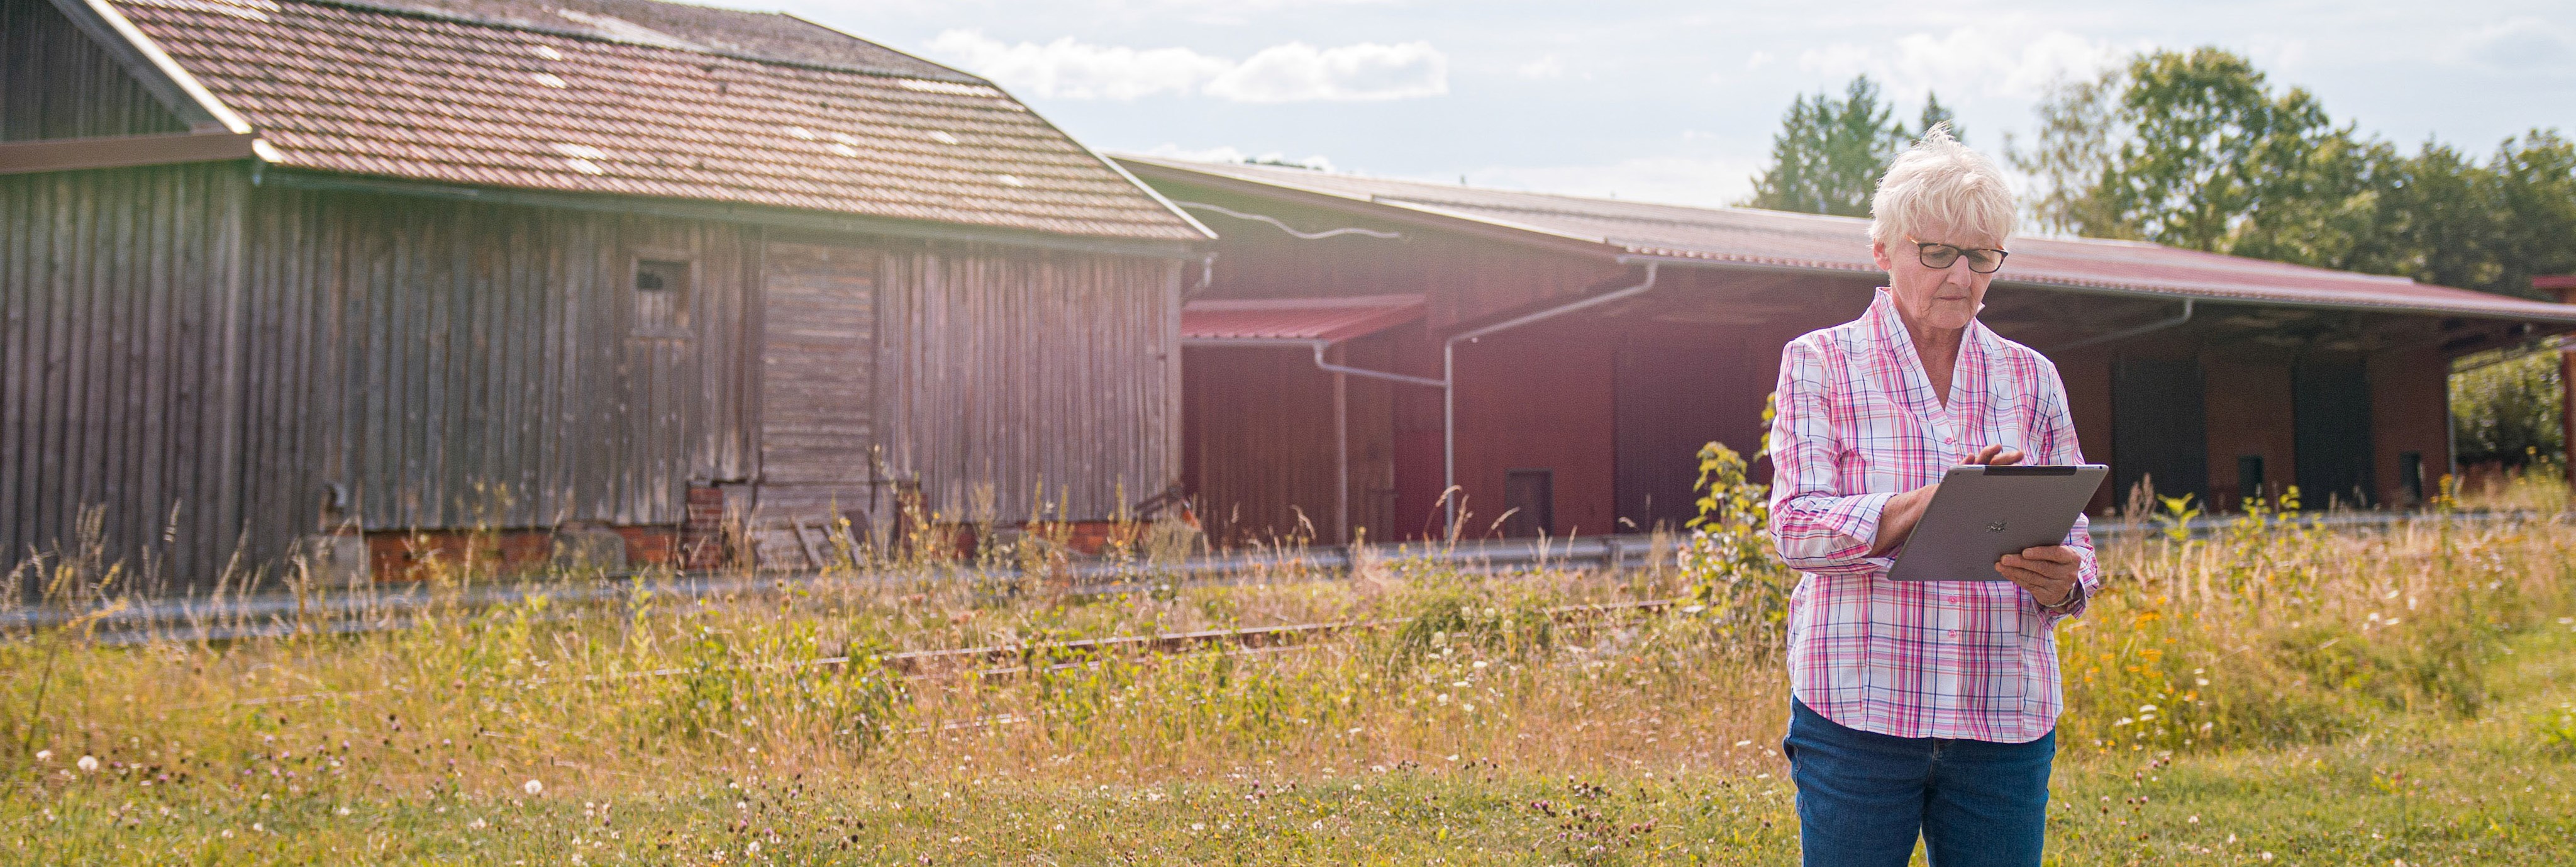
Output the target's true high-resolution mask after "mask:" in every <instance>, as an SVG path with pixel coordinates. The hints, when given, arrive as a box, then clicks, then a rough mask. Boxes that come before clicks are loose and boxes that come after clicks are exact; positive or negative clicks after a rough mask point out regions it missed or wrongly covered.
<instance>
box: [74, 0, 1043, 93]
mask: <svg viewBox="0 0 2576 867" xmlns="http://www.w3.org/2000/svg"><path fill="white" fill-rule="evenodd" d="M110 2H113V3H120V4H133V5H140V6H174V7H182V8H185V7H189V6H209V5H221V6H242V7H244V8H256V6H255V5H254V4H252V3H247V2H242V0H110ZM640 2H649V3H661V4H665V5H670V6H686V7H690V8H693V9H708V10H713V11H717V12H728V13H733V14H738V15H775V16H778V17H780V18H784V19H787V20H790V21H794V22H796V23H798V24H803V25H805V26H808V27H813V28H816V29H820V30H823V31H825V32H828V33H831V34H833V35H835V36H839V37H841V38H843V39H848V40H850V41H853V42H859V43H863V44H866V45H871V46H875V47H877V48H880V49H884V50H886V51H890V52H893V53H896V54H901V55H903V56H905V57H910V58H912V59H914V60H919V61H921V62H922V63H924V64H927V65H930V66H934V67H938V68H939V69H942V70H946V71H947V72H950V73H953V74H955V75H956V76H957V77H956V78H954V79H941V78H933V77H929V76H924V75H918V74H914V73H908V72H899V71H896V70H891V69H874V68H870V67H865V66H849V65H843V64H833V63H815V62H812V61H806V60H790V59H787V58H782V57H767V56H763V55H758V54H750V53H745V52H740V51H726V50H723V49H720V48H714V47H711V46H702V45H697V44H695V43H690V44H688V45H685V46H683V45H673V44H669V43H664V42H654V41H647V40H638V39H619V38H617V37H615V36H610V35H608V34H605V33H599V32H596V31H586V30H577V29H573V28H569V27H561V28H559V27H546V26H543V25H537V24H529V23H525V22H520V21H502V20H495V19H491V18H483V17H478V16H474V15H467V14H464V13H461V12H455V11H451V10H444V9H423V8H419V7H412V6H396V5H390V4H387V3H380V2H369V0H258V4H257V5H266V6H272V7H276V6H284V5H288V4H295V5H303V6H327V7H334V8H340V9H349V10H354V11H359V12H369V13H375V14H380V15H394V16H399V17H404V18H418V19H422V20H426V21H443V22H447V23H450V24H465V25H471V26H475V27H489V28H493V29H496V30H516V31H522V32H527V33H543V34H546V35H548V36H560V37H563V38H566V39H580V40H584V41H589V42H606V43H611V44H615V45H633V46H639V47H643V48H657V49H661V50H664V51H679V52H685V53H689V54H704V55H707V56H710V57H723V58H727V59H730V60H740V61H743V62H746V63H759V64H764V65H770V66H785V67H791V68H796V69H811V70H816V71H821V72H844V73H850V74H853V75H871V76H877V77H880V78H902V79H912V80H916V81H950V82H953V83H957V84H978V85H982V86H985V87H990V88H992V89H994V90H995V91H998V92H1000V93H1001V95H1002V96H1003V97H1005V98H1008V99H1010V100H1011V101H1013V102H1018V101H1019V97H1016V96H1011V95H1010V91H1007V90H1003V89H1002V88H1001V86H1000V85H996V84H994V83H993V82H992V81H991V80H989V79H985V78H983V77H981V76H977V75H974V74H972V73H968V72H965V71H963V70H960V69H957V68H955V67H952V66H949V65H947V64H944V63H939V62H937V61H932V60H928V59H924V58H922V57H920V56H919V55H915V54H913V53H911V52H908V51H901V50H898V49H895V48H892V47H889V46H886V45H881V44H878V43H877V42H875V41H873V40H868V39H862V38H860V37H858V36H855V35H852V34H850V33H847V32H844V31H842V30H840V29H839V28H834V27H828V26H824V25H821V24H816V23H814V22H812V21H809V20H806V19H804V18H801V17H798V16H796V15H792V14H789V13H786V12H754V11H750V10H746V9H728V8H725V7H721V6H708V5H704V4H698V3H679V2H673V0H640ZM575 11H579V10H575ZM609 17H615V16H609ZM619 20H624V19H619ZM628 23H630V24H632V23H633V22H628ZM634 26H637V27H642V26H643V25H640V24H637V25H634Z"/></svg>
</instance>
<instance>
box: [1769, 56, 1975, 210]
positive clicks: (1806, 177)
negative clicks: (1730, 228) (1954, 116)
mask: <svg viewBox="0 0 2576 867" xmlns="http://www.w3.org/2000/svg"><path fill="white" fill-rule="evenodd" d="M1894 113H1895V109H1894V107H1893V106H1891V105H1889V104H1888V103H1886V102H1883V101H1881V100H1880V98H1879V88H1878V83H1877V82H1874V81H1871V80H1869V76H1866V75H1863V76H1859V77H1856V78H1853V79H1852V80H1851V83H1850V84H1847V85H1844V87H1843V96H1842V98H1841V99H1835V98H1833V97H1831V96H1828V95H1826V94H1824V93H1817V94H1815V95H1813V96H1807V97H1801V98H1799V99H1798V100H1797V101H1796V102H1792V103H1790V104H1789V110H1788V112H1787V113H1785V114H1783V115H1781V117H1780V131H1779V132H1777V133H1774V134H1773V135H1772V136H1771V166H1770V168H1767V169H1764V170H1763V172H1762V174H1761V176H1759V177H1756V178H1754V180H1753V195H1752V196H1751V197H1749V198H1747V199H1745V200H1744V202H1743V204H1744V205H1745V206H1746V207H1753V208H1769V209H1771V210H1775V211H1802V212H1805V213H1810V214H1836V215H1840V216H1846V217H1866V216H1869V200H1870V197H1871V196H1872V195H1874V194H1876V193H1877V192H1878V179H1879V176H1880V175H1884V174H1886V173H1887V166H1888V163H1890V162H1893V161H1894V160H1895V159H1896V154H1897V152H1898V151H1901V150H1903V149H1904V148H1905V145H1906V143H1907V142H1908V141H1910V140H1912V139H1913V137H1914V136H1916V135H1919V134H1921V132H1922V131H1924V130H1929V129H1931V128H1932V125H1933V124H1936V123H1942V122H1945V121H1948V120H1950V118H1951V112H1950V110H1949V109H1948V108H1947V107H1945V106H1943V105H1941V99H1940V97H1938V96H1929V95H1927V97H1926V98H1925V101H1924V105H1923V115H1922V122H1923V125H1922V126H1921V127H1920V128H1918V129H1915V130H1911V131H1909V130H1908V129H1906V126H1905V124H1904V122H1902V121H1897V120H1892V119H1891V116H1892V115H1893V114H1894ZM1958 134H1959V133H1958V130H1957V129H1956V128H1953V129H1952V130H1951V135H1954V136H1956V135H1958Z"/></svg>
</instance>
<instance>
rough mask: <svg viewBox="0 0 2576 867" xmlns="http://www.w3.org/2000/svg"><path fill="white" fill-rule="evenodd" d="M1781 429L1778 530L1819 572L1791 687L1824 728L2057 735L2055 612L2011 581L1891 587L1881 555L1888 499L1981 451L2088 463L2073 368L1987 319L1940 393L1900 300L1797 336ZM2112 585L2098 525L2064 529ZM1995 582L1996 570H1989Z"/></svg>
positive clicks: (1995, 736) (1787, 556)
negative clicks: (2069, 394) (2065, 377)
mask: <svg viewBox="0 0 2576 867" xmlns="http://www.w3.org/2000/svg"><path fill="white" fill-rule="evenodd" d="M1778 400H1779V404H1778V407H1779V415H1778V417H1777V418H1776V420H1775V421H1774V422H1773V425H1772V429H1771V442H1770V446H1771V461H1772V467H1773V473H1772V482H1771V484H1772V490H1771V534H1772V538H1773V540H1774V541H1776V542H1778V543H1779V550H1780V556H1781V558H1782V559H1784V560H1786V561H1788V564H1789V566H1790V567H1791V568H1794V569H1796V570H1798V571H1799V572H1801V573H1803V577H1802V578H1801V579H1800V580H1799V581H1798V588H1797V589H1796V590H1795V591H1793V592H1792V593H1791V595H1790V597H1789V683H1790V688H1791V689H1792V690H1793V691H1794V692H1795V693H1796V694H1797V696H1798V699H1799V700H1800V701H1803V702H1805V703H1806V704H1807V706H1808V707H1810V708H1813V709H1814V710H1815V711H1816V712H1817V713H1820V714H1823V715H1824V716H1825V718H1826V719H1830V720H1833V721H1834V722H1837V723H1841V724H1843V725H1845V726H1849V727H1851V728H1856V729H1860V730H1862V731H1870V732H1877V733H1879V734H1884V735H1893V736H1896V737H1909V738H1925V737H1928V738H1967V739H1972V740H1981V741H1995V742H2001V743H2023V742H2027V741H2032V740H2036V739H2038V738H2039V737H2040V736H2042V735H2045V734H2048V732H2049V730H2050V729H2052V728H2054V727H2056V725H2057V714H2058V711H2059V709H2060V708H2062V707H2063V703H2064V699H2063V698H2062V697H2061V696H2060V695H2059V684H2058V673H2057V638H2056V635H2055V633H2054V632H2053V630H2054V628H2055V627H2056V624H2057V620H2058V619H2059V618H2061V617H2071V616H2074V614H2076V613H2081V611H2082V608H2083V607H2082V605H2080V604H2079V605H2078V606H2077V607H2076V609H2075V611H2073V612H2070V613H2068V614H2062V615H2060V614H2049V613H2047V612H2043V611H2041V610H2039V603H2038V601H2037V600H2034V599H2032V598H2031V596H2030V593H2029V592H2028V591H2025V590H2023V589H2021V587H2020V585H2016V584H2013V583H2012V582H2009V581H1930V582H1904V583H1899V582H1895V581H1889V580H1887V570H1888V567H1889V566H1890V565H1891V564H1892V563H1893V562H1894V561H1893V560H1892V559H1890V558H1885V557H1869V556H1867V555H1868V553H1869V548H1870V541H1871V539H1872V537H1873V536H1875V535H1876V534H1877V532H1878V516H1879V510H1880V509H1882V508H1884V507H1885V506H1886V505H1887V501H1888V498H1890V497H1892V496H1894V495H1896V494H1898V493H1901V492H1904V491H1908V490H1912V489H1914V488H1918V487H1922V486H1924V485H1928V484H1932V483H1934V482H1938V481H1940V480H1941V474H1942V473H1943V472H1945V471H1947V470H1948V469H1949V468H1950V467H1953V466H1957V465H1959V464H1962V463H1966V462H1967V460H1968V458H1970V457H1971V456H1973V455H1975V453H1976V451H1977V449H1979V448H1981V447H1984V446H1987V445H2002V446H2005V447H2008V448H2015V449H2020V450H2021V451H2022V453H2023V454H2024V455H2025V456H2026V457H2024V458H2023V461H2022V462H2023V463H2027V464H2077V463H2083V462H2084V456H2083V452H2082V450H2081V449H2080V448H2079V446H2078V445H2077V443H2076V441H2075V424H2074V422H2073V420H2072V419H2071V418H2070V417H2069V416H2068V415H2067V408H2066V387H2065V385H2064V384H2063V383H2062V382H2060V381H2059V379H2058V376H2057V366H2056V365H2054V364H2051V363H2049V360H2048V359H2047V358H2046V357H2044V356H2042V355H2040V354H2039V353H2038V352H2037V351H2034V350H2032V349H2030V348H2029V347H2026V346H2023V345H2021V344H2018V343H2014V342H2012V341H2009V340H2005V339H2003V338H2002V337H2000V336H1997V335H1996V334H1995V333H1994V332H1993V331H1992V330H1990V329H1988V328H1986V326H1985V324H1984V323H1979V322H1971V323H1969V325H1968V330H1967V334H1966V335H1965V337H1964V338H1963V339H1962V340H1961V341H1960V347H1959V360H1958V364H1957V366H1956V370H1955V372H1953V373H1952V374H1951V377H1950V402H1949V405H1948V406H1946V407H1945V406H1943V405H1942V403H1941V401H1940V400H1939V399H1937V398H1936V397H1935V396H1934V395H1933V392H1932V385H1931V379H1930V377H1929V376H1928V375H1926V374H1925V373H1924V370H1923V362H1922V359H1921V358H1919V357H1918V356H1917V355H1916V354H1915V351H1914V341H1913V339H1912V338H1910V337H1908V336H1907V335H1906V333H1905V325H1904V323H1903V322H1902V321H1900V320H1899V319H1898V318H1897V313H1896V306H1895V298H1894V296H1892V295H1890V294H1889V293H1888V290H1886V289H1880V290H1878V295H1877V297H1876V299H1874V300H1873V301H1871V302H1870V305H1869V312H1867V313H1865V314H1862V316H1861V318H1859V319H1857V320H1854V321H1851V322H1847V323H1844V324H1842V325H1837V326H1834V327H1832V328H1827V329H1824V330H1821V331H1816V332H1812V333H1809V334H1807V335H1805V336H1802V337H1800V338H1798V339H1797V340H1793V341H1790V343H1789V346H1788V348H1787V349H1785V350H1783V351H1782V352H1781V356H1780V385H1779V395H1778ZM2066 544H2067V545H2070V546H2073V547H2074V548H2075V550H2076V551H2077V552H2078V553H2079V554H2081V556H2082V558H2083V569H2082V573H2081V578H2080V580H2081V581H2082V583H2083V585H2084V591H2085V595H2086V596H2088V597H2089V596H2091V595H2093V594H2094V592H2095V591H2096V590H2098V589H2100V586H2101V573H2100V570H2099V568H2098V567H2097V566H2096V564H2095V563H2094V559H2093V539H2092V536H2091V535H2089V534H2088V533H2086V531H2085V522H2084V520H2083V519H2082V518H2078V519H2076V523H2075V529H2074V531H2073V532H2070V533H2068V534H2067V536H2066ZM1979 577H1994V576H1979Z"/></svg>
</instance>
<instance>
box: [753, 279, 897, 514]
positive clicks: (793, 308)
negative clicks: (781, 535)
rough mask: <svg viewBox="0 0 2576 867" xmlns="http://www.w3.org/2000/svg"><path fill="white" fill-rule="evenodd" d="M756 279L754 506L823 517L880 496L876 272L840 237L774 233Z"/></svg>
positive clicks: (869, 503) (868, 503) (867, 503)
mask: <svg viewBox="0 0 2576 867" xmlns="http://www.w3.org/2000/svg"><path fill="white" fill-rule="evenodd" d="M766 258H767V269H766V278H765V281H764V284H763V287H762V293H763V294H762V303H761V308H762V321H763V323H764V325H763V335H762V347H761V385H760V393H761V406H760V410H759V411H760V452H761V471H760V508H761V510H762V511H763V512H764V513H767V514H769V515H772V516H775V517H782V518H793V517H798V516H805V517H822V516H823V515H824V513H825V512H826V511H827V510H829V509H832V508H835V507H838V508H840V509H842V510H844V511H846V510H848V509H851V508H864V507H871V506H875V505H878V503H877V502H876V501H877V500H878V499H879V495H882V494H886V493H888V492H885V491H879V490H876V489H875V486H873V485H872V484H871V483H872V482H875V481H878V480H879V475H878V473H876V472H874V471H872V467H871V466H870V450H871V449H872V448H873V447H874V446H875V445H876V433H875V428H874V425H873V418H874V415H875V412H874V410H875V407H876V401H877V396H876V390H875V384H874V383H875V376H874V371H875V368H876V342H877V331H876V272H877V269H878V268H879V267H882V266H883V264H884V259H885V254H884V252H883V251H882V250H881V249H878V248H875V247H859V246H851V245H850V244H849V243H848V242H847V241H841V242H828V241H819V240H818V241H807V242H785V241H781V242H773V243H771V244H770V245H769V248H768V252H767V256H766Z"/></svg>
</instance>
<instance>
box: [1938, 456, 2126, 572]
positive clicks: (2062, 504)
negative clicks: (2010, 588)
mask: <svg viewBox="0 0 2576 867" xmlns="http://www.w3.org/2000/svg"><path fill="white" fill-rule="evenodd" d="M2110 472H2111V471H2110V468H2109V467H2105V466H2103V465H2101V464H2078V465H2060V466H2027V467H2024V466H2001V467H1990V466H1984V465H1981V464H1970V465H1967V466H1961V467H1952V468H1950V471H1949V472H1948V473H1946V474H1944V475H1942V477H1941V488H1940V489H1939V490H1937V491H1934V492H1933V493H1932V504H1931V505H1929V506H1925V507H1924V508H1923V518H1922V519H1921V520H1919V521H1916V522H1915V523H1914V531H1913V532H1911V533H1907V534H1906V536H1905V546H1904V548H1903V549H1902V550H1899V551H1898V552H1897V555H1896V566H1895V567H1894V568H1891V569H1889V570H1888V572H1887V577H1888V578H1889V579H1890V580H1894V581H2002V580H2005V578H2004V576H2003V574H2002V573H1999V572H1996V571H1995V561H1996V560H2000V559H2003V556H2004V555H2005V554H2014V553H2019V552H2020V551H2021V550H2022V549H2024V548H2036V547H2039V546H2042V545H2055V544H2058V543H2061V542H2064V541H2065V540H2066V532H2067V531H2068V530H2072V529H2074V528H2075V516H2077V515H2079V514H2082V513H2083V512H2084V504H2086V503H2089V502H2092V501H2093V492H2094V491H2095V490H2096V489H2098V488H2100V487H2102V479H2103V478H2104V477H2105V476H2108V475H2110Z"/></svg>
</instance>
